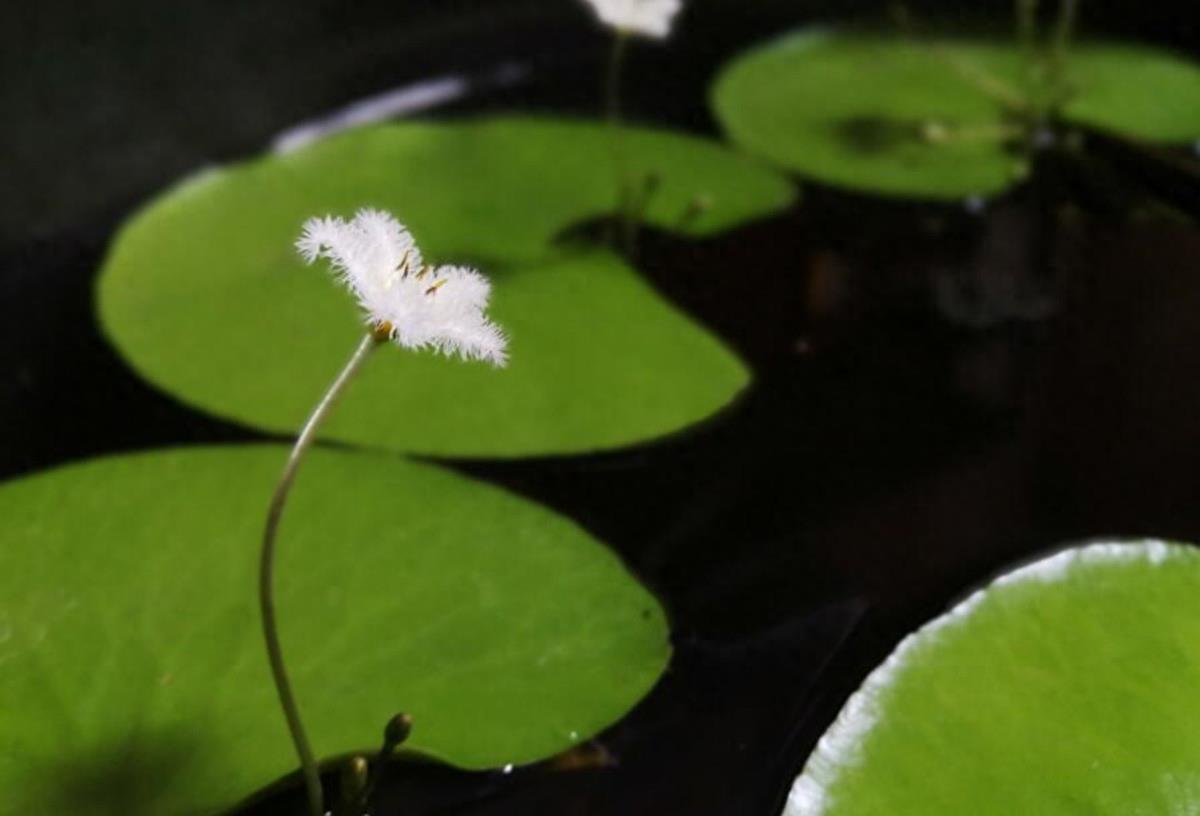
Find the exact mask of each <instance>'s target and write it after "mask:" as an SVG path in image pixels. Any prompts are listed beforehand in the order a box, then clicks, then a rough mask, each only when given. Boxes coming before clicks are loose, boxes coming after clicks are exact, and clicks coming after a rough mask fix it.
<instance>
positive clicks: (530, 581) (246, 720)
mask: <svg viewBox="0 0 1200 816" xmlns="http://www.w3.org/2000/svg"><path fill="white" fill-rule="evenodd" d="M286 453H287V451H286V448H283V447H279V446H274V445H256V446H243V447H212V448H193V449H178V450H171V451H162V452H156V453H149V454H140V455H132V456H119V457H112V458H105V459H98V460H94V461H91V462H87V463H84V464H81V465H73V466H69V467H65V468H61V469H57V470H53V471H50V472H47V473H44V474H40V475H36V476H33V477H29V478H25V479H20V480H17V481H15V482H11V483H9V484H6V485H4V486H3V487H2V488H0V540H2V541H3V542H4V560H5V569H4V570H3V574H2V576H0V666H2V667H3V670H2V671H0V699H2V700H3V701H4V705H3V706H2V707H0V734H3V735H4V738H3V740H0V787H2V788H3V790H4V796H3V804H0V813H4V814H14V816H16V815H17V814H29V813H89V814H112V815H113V816H116V814H122V816H125V815H126V814H131V813H136V814H143V813H153V814H156V816H171V814H188V816H195V815H196V814H205V813H214V812H217V811H219V810H221V809H223V808H226V807H229V806H231V805H233V804H235V803H236V802H237V801H238V800H240V799H241V798H243V797H245V796H246V795H248V794H250V793H252V792H253V791H255V790H256V789H258V788H261V787H262V786H264V785H266V784H268V783H270V782H272V781H273V780H275V779H277V778H279V777H280V776H281V775H283V774H286V773H288V772H290V771H292V770H293V769H294V768H295V767H296V764H297V762H296V759H295V756H294V754H293V752H292V748H291V743H290V741H289V739H288V736H287V730H286V728H285V726H284V722H283V719H282V715H281V714H280V713H279V707H278V704H277V702H276V700H275V696H274V694H275V692H274V689H273V686H272V684H271V679H270V674H269V671H268V668H267V663H266V658H265V656H264V651H263V647H262V636H261V630H260V628H259V620H258V610H257V603H256V600H255V595H254V587H255V581H256V577H255V576H256V569H257V548H258V541H259V536H260V530H261V526H262V523H263V515H264V510H265V507H266V503H267V499H268V497H269V494H270V491H271V489H272V486H273V483H274V481H275V479H276V477H277V476H278V472H279V470H280V469H281V467H282V464H283V461H284V458H285V456H286ZM277 575H278V581H277V582H276V584H277V591H278V608H279V616H280V625H281V627H282V638H283V643H284V649H285V652H286V654H287V657H288V660H289V665H290V666H291V669H292V672H293V680H294V684H295V687H296V693H297V697H298V700H299V703H300V706H301V709H302V711H303V713H304V716H305V720H306V723H307V724H308V728H309V730H310V736H311V738H312V741H313V745H314V748H315V750H317V751H318V753H319V754H321V755H322V756H326V757H330V756H334V755H339V754H343V753H345V752H350V751H356V750H370V749H374V748H377V746H378V742H379V740H380V738H381V734H382V727H383V724H384V723H385V722H386V721H387V719H388V718H389V717H390V716H391V715H392V714H394V713H395V712H397V711H398V710H404V711H408V712H410V713H411V714H412V715H413V716H414V718H415V722H416V725H415V728H414V730H413V733H412V738H411V743H410V744H411V745H412V746H413V747H414V748H416V749H419V750H421V751H425V752H428V753H430V754H433V755H436V756H438V757H441V758H443V759H445V760H447V761H449V762H452V763H454V764H457V765H460V766H463V767H467V768H483V767H491V766H500V765H504V764H506V763H510V762H511V763H523V762H529V761H531V760H536V759H539V758H542V757H546V756H548V755H551V754H553V753H555V752H558V751H560V750H562V749H565V748H567V747H569V746H571V745H572V744H574V743H576V742H578V741H580V740H582V739H585V738H587V737H589V736H590V735H592V734H594V733H596V732H597V731H598V730H600V729H602V728H604V727H605V726H606V725H608V724H610V723H612V722H613V721H614V720H616V719H617V718H619V717H620V716H621V715H623V714H624V713H625V712H626V711H627V710H628V709H629V708H630V707H631V706H632V705H633V704H634V703H635V702H636V701H637V700H638V699H639V698H641V697H642V696H643V695H644V694H645V693H646V692H647V691H648V690H649V688H650V687H651V686H652V684H653V683H654V682H655V680H656V678H657V677H658V676H659V674H660V673H661V672H662V671H663V669H664V666H665V664H666V662H667V659H668V655H669V645H668V640H667V628H666V624H665V621H664V615H663V611H662V609H661V608H660V607H659V605H658V604H657V603H656V601H655V600H654V598H653V597H652V596H651V595H650V594H649V593H648V592H647V591H646V590H645V589H644V588H642V587H641V586H640V585H639V584H638V583H637V582H636V581H635V580H634V579H633V578H632V577H631V576H630V575H629V574H628V573H627V572H626V571H625V569H624V568H623V567H622V565H621V564H620V562H619V561H618V559H617V558H615V557H614V556H613V555H612V554H611V553H610V552H609V551H608V550H606V549H605V548H604V547H603V546H601V545H599V544H598V543H597V542H596V541H594V540H593V539H592V538H590V537H589V536H588V535H586V534H585V533H584V532H583V531H582V530H580V529H579V528H578V527H576V526H575V525H574V524H572V523H571V522H569V521H568V520H566V519H564V518H562V517H560V516H557V515H555V514H554V513H551V512H549V511H547V510H545V509H542V508H539V507H537V506H535V505H533V504H530V503H528V502H525V501H522V500H520V499H518V498H516V497H514V496H512V495H510V494H508V493H505V492H504V491H501V490H499V489H496V488H493V487H489V486H487V485H484V484H480V483H477V482H474V481H472V480H469V479H466V478H463V477H460V476H457V475H454V474H451V473H449V472H446V471H444V470H442V469H440V468H436V467H432V466H428V465H419V464H414V463H410V462H406V461H404V460H402V459H398V458H395V457H391V456H388V455H384V454H367V453H353V452H331V451H321V450H318V451H315V452H314V453H313V454H312V458H311V460H309V461H307V462H305V465H304V468H303V469H302V471H301V473H300V477H299V479H298V481H297V484H296V488H295V494H294V496H293V502H292V503H291V505H290V506H289V510H288V514H287V515H286V516H285V519H284V523H283V528H282V532H281V539H280V553H279V564H278V573H277Z"/></svg>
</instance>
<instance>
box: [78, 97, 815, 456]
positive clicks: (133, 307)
mask: <svg viewBox="0 0 1200 816" xmlns="http://www.w3.org/2000/svg"><path fill="white" fill-rule="evenodd" d="M628 135H629V137H630V138H629V140H628V144H626V145H625V149H626V152H627V154H628V155H629V157H630V160H631V162H632V163H633V164H634V165H636V166H644V167H654V168H656V170H657V172H658V173H659V175H660V178H661V181H660V183H659V186H658V189H657V191H656V192H655V193H654V194H653V195H652V197H651V205H650V207H649V215H648V217H649V219H650V220H651V221H652V222H654V223H657V224H659V225H660V226H664V227H669V226H670V225H671V224H674V223H678V222H680V219H681V218H682V217H683V213H684V212H685V211H686V210H687V209H688V207H689V205H690V203H691V202H692V199H693V197H694V196H695V195H697V194H703V195H704V196H706V197H707V200H708V201H710V202H711V207H709V208H708V209H706V210H704V211H703V212H702V213H700V214H699V215H698V216H696V217H695V218H694V219H692V220H688V221H686V226H685V227H684V229H686V230H687V231H688V232H691V233H696V234H703V233H708V232H712V231H715V230H719V229H723V228H725V227H728V226H731V225H733V224H736V223H739V222H741V221H743V220H746V219H749V218H754V217H757V216H761V215H764V214H766V213H769V212H771V211H772V210H774V209H777V208H778V207H780V206H782V205H783V204H785V203H787V202H788V201H789V200H790V197H791V195H792V193H791V186H790V184H789V183H788V182H786V181H784V180H781V179H780V178H779V177H778V176H776V175H774V174H772V173H770V172H769V171H764V170H762V169H760V168H758V167H756V166H754V165H753V164H749V163H747V162H746V161H745V160H743V159H740V158H739V157H737V156H736V155H734V154H731V153H729V152H728V151H724V150H722V149H720V148H718V147H715V146H714V145H712V144H710V143H707V142H705V141H702V140H698V139H693V138H688V137H684V136H676V135H667V134H665V133H657V132H652V131H643V130H636V129H635V130H632V131H630V133H629V134H628ZM610 137H611V134H609V133H608V132H607V131H606V130H605V129H604V128H603V127H600V126H596V125H586V124H581V123H569V122H560V121H553V120H521V119H499V120H484V121H480V122H473V123H467V124H453V125H430V124H406V125H400V126H387V127H376V128H370V129H364V130H358V131H352V132H350V133H347V134H344V135H342V136H339V137H336V138H333V139H331V140H329V141H326V142H321V143H318V144H316V145H314V146H312V147H310V148H307V149H305V150H302V151H298V152H295V153H290V154H286V155H280V156H272V157H268V158H265V159H262V160H259V161H255V162H250V163H248V164H245V165H241V166H237V167H234V168H232V169H229V170H222V171H214V172H211V173H208V174H205V175H203V176H201V177H199V178H196V179H193V180H191V181H190V182H187V183H185V184H183V185H182V186H181V187H179V188H178V189H177V190H175V191H174V192H172V193H170V194H168V195H167V196H165V197H164V198H163V199H161V200H159V201H158V202H157V203H155V204H153V205H151V206H150V207H149V208H148V209H147V210H145V211H144V212H142V213H141V214H140V215H138V216H137V217H136V218H135V219H134V220H133V221H132V222H131V223H130V224H128V225H127V226H126V227H125V228H124V229H123V230H122V232H121V234H120V236H119V237H118V239H117V241H116V244H115V246H114V248H113V250H112V253H111V255H110V257H109V258H108V260H107V262H106V265H105V268H104V270H103V273H102V278H101V281H100V292H99V295H100V311H101V316H102V319H103V323H104V325H105V328H106V330H107V332H108V333H109V335H110V336H111V337H112V339H113V340H114V342H115V343H116V345H117V346H118V347H119V348H120V350H121V351H122V352H123V353H124V354H125V355H126V356H127V357H128V358H129V360H130V361H131V362H132V364H133V365H134V367H135V368H137V369H138V371H139V372H140V373H142V374H143V375H144V376H145V377H147V378H148V379H150V380H151V381H152V382H154V383H156V384H158V385H159V386H161V387H162V388H164V389H166V390H167V391H169V392H171V393H173V394H175V395H176V396H178V397H179V398H181V399H183V400H184V401H186V402H188V403H190V404H192V405H194V406H197V407H200V408H202V409H205V410H208V411H211V412H213V413H217V414H220V415H222V416H225V417H229V418H232V419H235V420H238V421H241V422H244V423H247V424H250V425H256V426H259V427H264V428H268V429H271V430H275V431H285V432H291V431H293V430H294V429H295V428H296V427H297V426H298V425H299V423H300V422H301V421H302V420H303V418H304V415H305V413H306V412H307V410H308V409H309V407H311V405H312V403H313V401H314V400H315V399H316V397H317V396H318V395H319V394H320V392H321V390H322V388H323V387H324V385H325V384H326V383H327V382H328V381H329V379H330V378H331V377H332V376H333V374H334V373H335V372H336V371H337V370H338V368H339V366H340V364H341V362H342V358H343V357H344V356H345V355H348V354H349V351H350V350H351V349H352V347H353V345H354V343H355V338H356V336H357V334H358V333H359V332H360V331H361V326H360V325H359V315H358V311H357V310H356V309H355V308H354V307H353V306H352V305H350V303H349V301H348V299H347V298H346V297H345V296H343V295H341V294H339V293H338V292H337V291H335V286H334V285H333V284H332V283H331V282H330V280H329V279H328V276H327V275H325V274H324V273H323V272H322V271H320V270H315V269H309V268H306V267H304V266H303V264H302V263H301V262H300V260H299V259H298V258H297V257H296V254H295V252H294V251H293V249H292V241H293V240H294V239H295V237H296V236H297V235H298V233H299V229H300V224H301V223H302V222H303V220H304V219H305V218H306V217H308V216H311V215H314V214H321V213H328V212H332V213H338V214H342V215H350V214H352V212H353V211H354V210H355V209H356V208H358V207H361V206H365V205H370V206H375V207H381V208H384V209H389V210H391V211H392V212H394V213H395V214H396V215H397V216H398V217H399V218H400V219H401V220H402V221H404V222H405V223H406V224H408V225H409V226H410V227H411V228H412V230H413V232H414V234H415V235H416V237H417V239H418V241H419V242H420V244H421V246H422V248H423V249H424V251H425V255H426V257H427V258H430V259H431V260H434V261H437V262H451V261H460V262H461V261H467V260H472V259H481V260H480V263H481V265H482V266H483V271H484V272H485V273H487V274H488V275H489V276H490V277H491V278H492V280H493V283H494V286H495V308H494V310H493V311H492V314H493V315H494V317H495V319H496V321H497V322H498V323H500V324H501V325H502V326H503V327H505V328H506V329H507V330H508V332H509V333H510V335H511V339H512V345H511V349H510V351H511V360H512V364H511V368H509V369H507V370H505V371H502V372H495V371H491V370H488V369H487V368H485V367H480V366H478V365H474V366H472V365H465V364H456V363H453V362H447V361H445V360H436V361H435V360H431V359H428V358H425V359H421V358H419V357H417V356H414V355H412V354H399V353H396V352H394V350H391V349H389V350H387V351H386V352H385V353H384V354H380V355H378V356H379V357H381V358H384V360H383V361H382V362H380V361H373V362H372V364H371V366H370V368H369V373H368V375H367V377H366V378H365V379H364V382H363V384H361V385H356V387H355V389H354V392H353V393H351V394H350V395H349V396H348V398H347V399H346V401H345V405H344V406H342V408H341V409H340V411H339V415H338V418H337V420H336V421H335V422H334V423H333V424H331V425H330V426H329V436H330V437H332V438H336V439H341V440H346V441H351V442H360V443H365V444H377V445H385V446H388V447H391V448H393V449H397V450H403V451H410V452H419V453H426V454H441V455H458V456H521V455H532V454H552V453H568V452H579V451H588V450H594V449H600V448H608V447H614V446H620V445H625V444H630V443H634V442H638V441H642V440H645V439H648V438H652V437H655V436H659V435H662V434H665V433H668V432H671V431H674V430H678V429H680V428H682V427H685V426H687V425H689V424H691V423H694V422H696V421H698V420H701V419H704V418H706V417H708V416H711V415H712V414H713V413H714V412H715V411H717V410H718V409H720V408H721V407H723V406H724V405H726V404H727V403H728V402H729V401H730V400H731V399H732V398H733V397H734V396H735V395H736V394H737V393H738V392H739V391H740V390H741V389H742V388H743V387H744V386H745V384H746V383H747V381H748V379H749V373H748V372H747V371H746V369H745V367H744V366H743V365H742V364H741V362H740V361H739V360H738V359H737V358H736V357H735V356H734V355H733V354H732V353H731V352H729V351H728V350H727V349H726V348H725V347H724V346H723V345H722V344H721V343H720V342H719V341H717V340H716V339H715V338H713V337H712V336H711V335H710V334H708V333H707V332H705V331H703V330H702V329H701V328H699V327H698V326H696V325H695V324H694V323H693V322H691V321H690V320H689V319H687V318H686V317H685V316H683V315H682V314H680V313H679V312H678V311H677V310H676V309H674V308H673V307H672V306H670V305H669V304H668V303H666V302H665V301H664V300H662V298H660V297H659V296H658V295H657V294H656V293H655V292H654V290H653V289H652V288H651V287H650V286H648V285H647V284H646V283H644V282H643V281H642V280H641V279H640V277H639V276H637V275H636V274H635V273H634V272H633V271H632V270H631V269H629V268H628V267H627V266H625V265H624V263H623V262H621V261H620V260H619V259H617V258H616V257H614V256H613V255H611V254H610V253H607V252H603V251H590V252H584V251H580V250H574V251H568V250H565V249H563V248H560V247H555V246H554V245H552V239H553V238H554V236H555V235H557V234H558V233H559V232H560V231H562V230H563V229H565V228H566V227H568V226H569V225H571V224H573V223H575V222H577V221H579V220H581V219H586V218H589V217H591V216H595V215H599V214H602V213H604V212H607V211H610V210H611V209H612V207H613V202H614V201H615V197H616V192H615V182H614V177H613V173H612V166H611V155H610V150H611V142H610Z"/></svg>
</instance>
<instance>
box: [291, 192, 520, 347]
mask: <svg viewBox="0 0 1200 816" xmlns="http://www.w3.org/2000/svg"><path fill="white" fill-rule="evenodd" d="M296 249H297V250H298V251H299V252H300V254H301V255H302V256H303V257H304V260H305V261H307V262H308V263H312V262H313V261H315V260H316V259H317V258H322V257H323V258H328V259H329V262H330V265H331V266H332V267H333V270H334V272H335V273H336V275H337V277H338V279H339V280H341V281H342V283H344V284H345V285H346V287H347V288H348V289H349V290H350V291H351V292H353V293H354V296H355V297H356V298H357V299H358V303H359V305H360V306H362V308H363V311H365V312H366V314H367V322H368V323H369V324H370V325H371V327H372V330H373V331H376V332H379V333H382V334H385V335H386V336H387V337H388V338H389V339H391V340H394V341H395V342H396V343H398V344H399V345H401V346H404V347H406V348H412V349H425V348H431V349H434V350H435V351H439V352H441V353H443V354H448V355H451V354H458V355H459V356H460V357H462V358H463V359H466V360H487V361H488V362H490V363H492V364H493V365H496V366H502V365H504V364H505V363H506V362H507V361H508V353H507V346H508V340H507V339H506V338H505V336H504V332H502V331H501V330H500V328H499V327H498V326H496V324H495V323H492V322H491V321H490V320H488V319H487V317H486V316H485V315H484V313H483V310H484V309H485V308H486V307H487V304H488V297H489V295H490V294H491V290H492V287H491V284H490V283H488V280H487V278H485V277H483V275H481V274H479V273H478V272H476V271H475V270H474V269H467V268H466V267H461V266H439V267H436V268H435V267H432V266H428V265H426V264H425V262H424V261H423V260H422V258H421V250H420V249H418V248H417V245H416V242H415V241H413V237H412V234H411V233H409V231H408V230H407V229H405V227H404V226H403V225H402V224H401V223H400V222H399V221H397V220H396V219H395V218H393V217H392V216H391V215H390V214H388V213H386V212H382V211H380V210H371V209H363V210H359V211H358V213H357V214H355V216H354V218H353V220H351V221H344V220H342V219H341V218H337V217H333V216H326V217H324V218H310V219H309V220H308V221H306V222H305V224H304V230H303V232H302V233H301V235H300V238H299V239H297V241H296Z"/></svg>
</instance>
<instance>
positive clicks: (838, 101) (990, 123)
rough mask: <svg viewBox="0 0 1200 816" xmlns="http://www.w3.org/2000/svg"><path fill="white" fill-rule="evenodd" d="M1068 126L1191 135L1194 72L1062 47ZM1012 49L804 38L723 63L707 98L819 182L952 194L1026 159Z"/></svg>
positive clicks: (1149, 52) (758, 148)
mask: <svg viewBox="0 0 1200 816" xmlns="http://www.w3.org/2000/svg"><path fill="white" fill-rule="evenodd" d="M1067 65H1068V69H1067V70H1068V76H1069V84H1070V87H1071V89H1072V92H1073V93H1072V96H1071V97H1070V99H1069V100H1068V102H1067V103H1066V104H1065V106H1064V108H1063V113H1064V115H1065V116H1066V117H1067V118H1068V119H1074V120H1076V121H1079V122H1084V123H1090V124H1095V125H1101V126H1104V127H1107V128H1110V129H1112V130H1115V131H1118V132H1120V133H1124V134H1127V135H1130V136H1135V137H1141V138H1146V139H1153V140H1159V141H1168V142H1170V141H1184V140H1190V139H1195V138H1197V137H1200V68H1197V66H1195V65H1194V64H1192V63H1189V62H1186V61H1184V60H1182V59H1179V58H1176V57H1173V56H1171V55H1170V54H1167V53H1164V52H1162V51H1158V50H1155V49H1151V48H1145V47H1137V46H1131V45H1125V44H1110V43H1082V44H1079V45H1077V46H1074V47H1072V48H1071V49H1070V51H1069V52H1068V63H1067ZM1026 74H1027V71H1026V68H1025V64H1024V60H1023V57H1022V54H1021V52H1020V50H1019V49H1018V48H1017V46H1016V45H1015V44H1008V43H1002V42H999V41H996V42H992V41H972V40H942V41H938V42H934V43H932V44H931V43H926V42H917V41H913V40H911V39H906V38H904V37H901V36H894V37H884V36H880V35H873V34H863V33H850V32H836V31H829V30H815V31H806V32H800V33H797V34H792V35H789V36H786V37H784V38H781V39H778V40H775V41H772V42H769V43H767V44H765V45H763V46H760V47H758V48H756V49H754V50H752V51H750V52H749V53H747V54H745V55H743V56H742V57H740V58H738V59H737V60H735V61H733V62H732V63H731V64H730V65H729V66H728V67H727V68H725V69H724V71H723V72H722V74H721V75H720V77H719V78H718V79H717V81H716V83H715V84H714V86H713V90H712V103H713V107H714V109H715V111H716V114H717V116H718V118H719V119H720V121H721V123H722V125H723V126H724V128H725V130H726V131H727V132H728V134H729V136H730V138H731V139H733V141H735V142H737V143H738V144H740V145H742V146H743V147H745V148H746V149H747V150H749V151H751V152H753V153H756V154H759V155H762V156H764V157H766V158H767V159H770V160H771V161H773V162H775V163H777V164H779V165H780V166H783V167H787V168H789V169H791V170H794V171H796V172H799V173H802V174H804V175H806V176H810V177H812V178H814V179H817V180H819V181H822V182H824V183H827V184H833V185H838V186H844V187H849V188H852V189H857V190H863V191H866V192H872V193H882V194H888V195H903V196H914V197H921V198H933V199H953V198H960V197H963V196H968V195H973V194H990V193H996V192H1000V191H1002V190H1004V189H1005V188H1006V187H1009V186H1010V185H1012V184H1013V183H1015V182H1017V181H1019V180H1021V179H1022V178H1023V177H1024V176H1025V174H1026V172H1027V162H1026V160H1025V158H1024V157H1023V156H1022V155H1021V154H1020V151H1018V150H1016V149H1014V142H1015V141H1016V140H1015V139H1014V137H1015V136H1016V135H1017V134H1015V133H1014V132H1012V119H1011V112H1010V110H1009V109H1010V108H1011V107H1012V104H1011V103H1013V102H1016V103H1017V104H1020V103H1021V100H1023V99H1024V98H1025V97H1024V94H1025V93H1026V88H1027V83H1026V82H1025V80H1024V77H1025V76H1026Z"/></svg>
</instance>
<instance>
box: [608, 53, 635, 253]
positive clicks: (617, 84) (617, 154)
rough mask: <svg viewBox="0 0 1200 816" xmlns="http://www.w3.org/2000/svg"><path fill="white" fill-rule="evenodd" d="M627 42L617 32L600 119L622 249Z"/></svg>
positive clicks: (628, 185) (626, 236)
mask: <svg viewBox="0 0 1200 816" xmlns="http://www.w3.org/2000/svg"><path fill="white" fill-rule="evenodd" d="M628 42H629V34H628V33H626V32H625V31H622V30H618V31H617V33H616V36H615V37H614V38H613V44H612V50H611V51H610V52H609V55H608V71H607V72H606V74H605V79H604V117H605V119H606V120H607V122H608V129H609V135H610V138H611V140H612V156H613V170H614V172H615V173H616V176H617V218H618V221H619V223H620V238H621V241H622V243H623V244H624V245H625V248H626V249H629V248H630V245H631V244H632V242H633V239H634V234H633V233H634V226H633V212H632V208H633V196H634V192H633V179H632V178H631V177H630V172H629V163H628V158H627V156H626V154H625V134H624V126H623V124H622V122H621V73H622V70H623V69H624V66H625V52H626V50H627V49H628Z"/></svg>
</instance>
